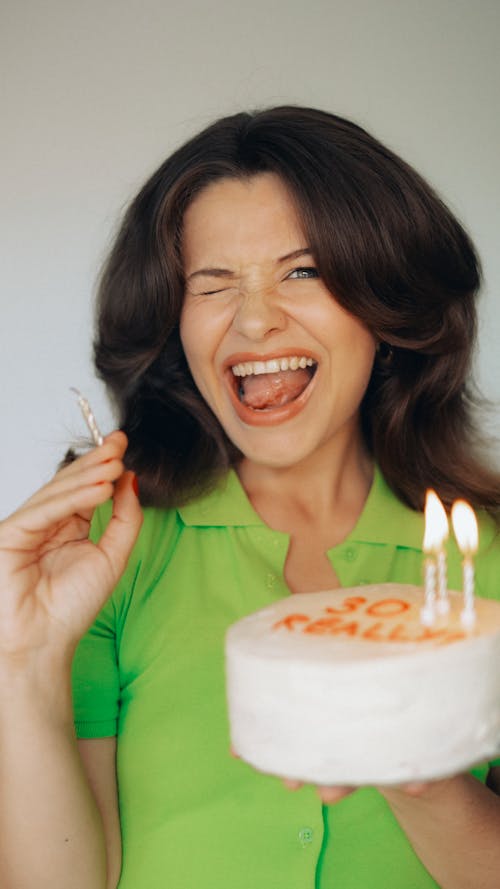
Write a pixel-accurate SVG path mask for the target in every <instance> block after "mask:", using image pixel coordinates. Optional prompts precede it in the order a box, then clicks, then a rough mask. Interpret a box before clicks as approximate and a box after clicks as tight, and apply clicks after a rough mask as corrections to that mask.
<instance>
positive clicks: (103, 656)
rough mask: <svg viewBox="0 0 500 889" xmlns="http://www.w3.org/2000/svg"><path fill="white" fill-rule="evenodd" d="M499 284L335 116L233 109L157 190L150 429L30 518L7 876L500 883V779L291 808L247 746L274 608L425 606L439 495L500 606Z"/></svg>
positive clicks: (112, 445)
mask: <svg viewBox="0 0 500 889" xmlns="http://www.w3.org/2000/svg"><path fill="white" fill-rule="evenodd" d="M478 285H479V268H478V260H477V258H476V254H475V250H474V247H473V245H472V244H471V242H470V240H469V238H468V236H467V234H466V233H465V231H464V230H463V228H462V227H461V225H460V224H459V223H458V222H457V220H456V219H455V218H454V217H453V216H452V214H451V213H450V212H449V211H448V210H447V208H446V207H445V206H444V205H443V204H442V202H441V201H440V199H439V198H438V197H437V196H436V195H435V194H434V192H433V191H432V190H431V189H430V188H429V186H428V185H427V184H426V183H425V182H424V181H423V180H422V179H421V178H420V177H419V176H418V174H417V173H415V172H414V171H413V170H412V169H411V168H410V167H409V166H408V165H407V164H405V163H404V161H402V160H401V159H400V158H398V157H396V156H395V155H394V154H393V153H392V152H391V151H390V150H389V149H387V148H385V147H384V146H383V145H381V144H380V143H379V142H378V141H376V140H375V139H373V138H372V137H371V136H370V135H369V134H367V133H366V132H365V131H364V130H362V129H361V128H360V127H358V126H356V125H355V124H353V123H351V122H349V121H347V120H344V119H343V118H340V117H337V116H335V115H332V114H328V113H326V112H322V111H316V110H314V109H309V108H295V107H282V108H274V109H268V110H265V111H262V112H256V113H252V114H250V113H241V114H236V115H234V116H232V117H229V118H224V119H222V120H219V121H217V122H215V123H214V124H213V125H212V126H210V127H208V128H207V129H205V130H204V131H203V132H201V133H199V134H198V135H196V136H194V137H193V138H192V139H191V140H190V141H189V142H187V143H186V144H185V145H183V146H181V147H180V148H179V149H178V150H177V151H176V152H175V153H174V154H173V155H172V156H171V157H170V158H168V159H167V160H166V161H165V163H164V164H163V165H162V166H161V167H160V168H159V170H157V172H156V173H154V174H153V176H152V177H151V178H150V180H149V181H148V182H147V183H146V184H145V186H144V188H143V189H142V190H141V192H140V193H139V195H138V196H137V197H136V199H135V200H134V201H133V202H132V204H131V206H130V208H129V209H128V211H127V213H126V214H125V217H124V219H123V222H122V226H121V229H120V231H119V233H118V237H117V240H116V243H115V246H114V247H113V249H112V251H111V254H110V257H109V259H108V261H107V263H106V265H105V267H104V270H103V273H102V276H101V282H100V288H99V294H98V307H97V308H98V315H97V332H96V340H95V362H96V368H97V370H98V373H99V374H100V376H101V378H102V379H103V380H104V381H105V383H106V385H107V387H108V390H109V393H110V395H111V397H112V398H113V400H114V403H115V407H116V410H117V415H118V423H119V427H120V429H119V430H117V431H116V432H114V433H113V434H112V435H110V436H108V437H107V438H106V439H105V440H104V442H103V443H102V444H100V445H99V446H98V447H97V448H96V449H95V450H94V451H92V452H91V453H90V454H87V455H86V456H84V457H81V458H79V459H78V460H75V461H74V462H73V463H71V465H69V466H66V467H64V468H63V469H62V470H61V471H60V472H59V473H58V474H57V475H56V476H55V478H54V479H53V480H52V481H51V482H50V483H49V484H48V485H46V486H45V488H43V489H42V490H41V491H39V492H38V493H36V494H35V495H34V497H33V498H32V499H31V500H30V501H28V502H27V503H26V504H25V505H24V506H23V507H22V508H21V509H20V510H19V511H18V512H17V513H16V514H14V515H13V516H11V517H10V518H9V519H7V520H6V521H5V522H3V523H1V524H0V586H1V588H2V596H1V597H0V706H1V713H0V717H1V718H0V774H1V775H2V776H3V777H2V793H1V794H0V861H1V862H2V864H1V865H0V877H1V878H2V879H1V880H0V882H2V885H4V884H5V885H8V886H19V887H31V886H34V885H37V886H39V887H42V883H43V879H45V883H43V886H44V887H45V886H46V887H49V886H50V887H51V889H53V887H56V886H64V887H66V886H71V887H72V889H73V887H74V889H97V887H99V889H104V887H106V889H116V887H117V886H119V889H164V887H165V886H172V887H182V889H199V887H201V886H207V887H217V889H254V887H255V886H262V887H266V889H267V887H272V889H306V887H307V889H312V887H313V886H314V887H315V889H331V887H333V886H339V887H340V886H341V887H342V889H360V887H365V886H369V887H370V889H408V887H412V889H437V887H438V886H439V887H441V889H470V886H478V887H479V886H481V887H482V889H496V887H497V883H498V873H499V872H500V852H499V846H498V835H499V832H500V800H499V798H498V795H497V791H498V789H499V786H500V782H499V777H498V775H499V770H498V766H499V765H500V761H494V760H492V761H490V762H488V763H482V764H480V766H478V768H477V769H475V770H474V772H473V773H468V774H464V775H455V776H452V777H447V778H446V779H443V780H440V781H437V782H434V783H432V784H431V785H429V786H424V787H419V788H415V787H386V786H384V787H381V788H379V789H378V790H375V789H374V788H367V787H360V788H358V789H357V790H356V792H355V793H353V792H352V791H353V788H352V787H344V786H342V787H328V788H324V787H323V788H319V792H318V788H313V787H303V788H301V789H300V790H299V792H298V793H296V794H290V793H289V791H288V790H287V789H285V787H284V786H283V784H282V783H281V782H280V781H277V780H276V779H275V778H273V777H269V776H266V775H261V774H258V773H257V772H255V771H253V770H252V769H250V768H249V767H248V766H247V765H245V764H244V763H243V762H241V761H240V760H238V759H237V758H236V757H231V756H230V755H229V736H228V723H227V714H226V696H225V676H224V638H225V635H226V632H227V630H228V627H229V626H230V625H231V624H233V623H234V622H236V621H238V620H239V619H240V618H243V617H244V616H246V615H248V614H250V613H251V612H253V611H255V610H257V609H260V608H262V607H264V606H269V605H271V604H273V603H276V602H277V601H278V600H283V599H285V598H286V597H290V596H292V595H293V594H294V593H305V594H309V593H311V592H313V591H315V590H331V589H333V588H335V587H339V586H342V587H358V586H359V585H366V584H386V583H388V582H391V583H395V584H397V585H400V584H414V585H418V584H419V583H420V582H421V563H422V552H421V541H422V532H423V521H422V515H421V514H420V513H419V512H418V511H417V510H419V509H421V506H422V504H423V500H424V495H425V489H426V488H427V487H429V486H434V487H435V488H436V489H437V491H438V493H439V495H440V496H441V499H442V500H443V501H444V502H445V503H446V504H449V503H450V502H451V501H452V500H453V499H455V498H456V497H458V496H460V497H463V496H465V497H467V498H468V499H469V500H470V501H471V502H472V503H473V504H474V505H475V506H476V507H477V509H478V510H479V520H480V529H481V530H480V540H481V548H480V552H479V555H478V558H477V562H476V569H477V571H476V581H477V589H478V592H479V595H481V596H483V597H490V598H499V590H498V572H499V569H500V544H499V540H500V536H499V535H498V511H499V507H500V479H499V478H498V476H497V475H496V474H495V473H494V472H493V471H492V470H491V469H489V467H488V465H487V464H486V463H485V462H484V459H480V458H479V457H478V455H477V445H478V444H479V437H478V434H477V428H476V426H475V425H474V423H473V420H472V417H473V415H472V407H473V403H472V400H471V398H470V394H469V383H470V378H469V368H470V362H471V353H472V346H473V341H474V332H475V321H476V316H475V299H476V293H477V289H478ZM124 433H125V434H124ZM125 467H127V469H125ZM127 470H128V471H127ZM138 491H139V492H140V501H139V500H138V498H137V493H138ZM141 507H142V509H141ZM141 524H142V527H141ZM449 571H450V576H452V577H454V578H455V579H456V578H457V577H459V576H460V555H459V553H458V551H457V550H456V549H453V548H450V559H449ZM353 601H354V600H351V599H350V600H349V602H350V605H351V606H352V604H353ZM355 601H357V602H358V603H359V602H360V601H364V598H363V597H361V598H360V597H359V596H358V595H357V594H356V598H355ZM299 604H300V603H299ZM403 604H404V603H403ZM303 611H304V612H305V615H307V610H306V609H305V608H303ZM295 617H297V615H295ZM330 617H331V615H330ZM298 619H299V620H300V621H302V620H304V619H305V620H307V616H306V617H305V618H304V613H300V614H298ZM352 627H353V624H352V622H351V624H350V629H351V630H352ZM398 632H401V628H399V630H398ZM332 639H333V637H332ZM332 644H334V640H333V641H332ZM71 671H72V695H71V684H70V672H71ZM299 672H300V671H299ZM430 673H432V671H430ZM298 681H299V684H300V686H301V688H302V689H303V690H304V693H305V695H306V697H307V699H308V700H310V701H311V706H314V704H313V702H314V700H317V698H315V696H314V692H315V690H316V689H314V688H309V687H308V685H307V682H305V681H304V676H303V675H302V674H300V675H299V676H298ZM262 684H263V685H265V684H266V678H265V676H264V677H263V680H262ZM430 689H431V692H433V689H432V682H431V683H430ZM13 690H14V693H13ZM388 694H389V687H387V688H384V690H383V692H382V696H383V697H384V696H387V695H388ZM405 703H407V704H408V707H409V706H410V705H411V702H405ZM347 704H348V705H349V706H347V707H346V711H345V712H346V713H347V714H351V716H352V718H353V720H354V723H353V724H354V728H356V726H357V725H358V723H357V721H356V716H357V713H356V702H352V705H351V701H347ZM390 706H391V713H392V714H393V716H392V717H391V718H394V720H395V724H396V725H397V719H398V712H399V703H398V706H397V707H396V706H394V705H393V704H391V705H390ZM422 706H424V707H425V702H424V704H423V705H422ZM434 708H435V709H434V711H433V712H436V710H439V709H440V708H439V707H437V706H436V702H435V701H434ZM273 712H274V711H273ZM307 712H309V711H307ZM419 712H420V711H419ZM373 713H374V716H373V720H374V722H372V723H368V724H366V726H365V734H363V733H361V734H360V732H359V731H358V732H357V738H356V742H357V743H359V745H360V747H359V750H360V754H359V756H360V757H361V758H363V759H364V758H365V750H368V745H371V744H372V743H376V740H375V739H376V738H380V735H379V734H377V732H375V731H372V732H371V731H370V728H375V723H376V719H377V713H376V710H375V709H374V710H373ZM322 715H324V717H325V719H327V720H328V719H332V720H335V719H337V718H338V714H337V713H328V712H326V713H324V714H323V713H322ZM351 716H349V715H348V717H346V718H351ZM298 718H299V719H300V714H299V716H298ZM73 719H74V723H75V726H76V733H77V736H78V739H79V740H78V742H77V741H76V739H75V736H74V733H73V731H72V723H73ZM351 728H352V726H351ZM449 729H450V732H451V733H453V730H454V727H453V726H450V727H449ZM417 730H418V719H417ZM474 730H477V735H478V736H480V735H481V732H482V731H483V728H482V726H481V725H479V726H476V727H474ZM395 734H396V733H395ZM365 735H366V737H365ZM350 737H352V735H351V736H350ZM398 737H399V735H398ZM392 742H393V743H394V744H395V743H396V741H395V740H394V738H393V739H392V741H391V743H392ZM403 746H404V745H403ZM356 749H358V748H356ZM481 750H483V748H481ZM307 753H308V751H307V750H306V751H301V754H303V755H307ZM311 755H313V754H312V753H311ZM484 755H486V754H484ZM488 755H489V754H488ZM353 756H354V758H356V757H355V754H353ZM426 756H427V757H428V758H429V759H430V760H431V761H432V760H433V759H434V757H433V755H432V751H430V752H429V751H426ZM401 757H402V758H403V760H404V758H405V751H404V750H403V751H401ZM443 759H446V756H443V755H441V758H440V760H439V762H440V763H441V762H442V761H443ZM40 763H42V767H41V766H40ZM446 765H447V764H446V763H445V765H444V766H443V769H444V771H440V774H449V770H447V769H446ZM417 766H418V763H417ZM451 770H453V769H451ZM280 774H281V772H280ZM307 774H314V775H317V774H318V773H317V772H315V771H314V770H313V771H312V772H309V771H308V772H307ZM427 774H433V775H434V774H436V773H435V772H434V771H432V770H431V771H429V772H428V773H427ZM344 797H345V799H343V798H344ZM335 801H337V802H338V805H336V806H335V807H332V810H330V808H329V807H328V806H322V802H327V803H333V802H335ZM194 853H195V854H194ZM40 880H42V883H41V882H40Z"/></svg>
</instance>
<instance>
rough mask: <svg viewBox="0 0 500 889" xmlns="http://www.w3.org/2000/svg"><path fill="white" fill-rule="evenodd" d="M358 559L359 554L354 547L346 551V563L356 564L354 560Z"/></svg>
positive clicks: (349, 547)
mask: <svg viewBox="0 0 500 889" xmlns="http://www.w3.org/2000/svg"><path fill="white" fill-rule="evenodd" d="M357 557H358V553H357V551H356V550H355V549H354V547H353V546H348V547H347V548H346V549H345V550H344V559H345V560H346V562H354V560H355V559H357Z"/></svg>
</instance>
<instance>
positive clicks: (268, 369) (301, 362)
mask: <svg viewBox="0 0 500 889" xmlns="http://www.w3.org/2000/svg"><path fill="white" fill-rule="evenodd" d="M315 363H316V362H315V361H314V360H313V359H312V358H306V356H305V355H302V356H301V357H297V356H296V355H294V356H292V357H291V358H271V360H270V361H243V362H242V363H241V364H234V365H233V367H232V368H231V370H232V372H233V374H234V375H235V377H247V376H250V374H272V373H277V372H278V371H280V370H297V368H299V367H312V365H313V364H315Z"/></svg>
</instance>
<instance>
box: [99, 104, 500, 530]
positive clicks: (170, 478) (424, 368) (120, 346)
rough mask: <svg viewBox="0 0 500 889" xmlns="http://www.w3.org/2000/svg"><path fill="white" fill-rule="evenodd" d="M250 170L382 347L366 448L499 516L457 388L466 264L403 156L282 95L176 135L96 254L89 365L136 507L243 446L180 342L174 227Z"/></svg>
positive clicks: (370, 393)
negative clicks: (100, 262) (104, 394)
mask: <svg viewBox="0 0 500 889" xmlns="http://www.w3.org/2000/svg"><path fill="white" fill-rule="evenodd" d="M261 172H273V173H276V174H277V175H279V176H280V177H281V179H282V181H283V182H284V183H285V184H286V185H287V187H288V189H289V191H290V194H291V195H292V197H293V199H294V201H295V204H296V207H297V210H298V213H299V218H300V219H301V221H302V224H303V227H304V232H305V234H306V235H307V238H308V244H309V245H310V246H311V248H312V253H313V255H314V258H315V262H316V264H317V267H318V270H319V273H320V276H321V278H322V279H323V281H324V282H325V284H326V286H327V287H328V289H329V290H330V292H331V293H332V294H334V295H335V298H336V299H337V300H338V302H339V303H340V304H341V305H342V306H343V307H344V308H346V309H347V310H348V311H349V312H351V313H352V314H353V315H355V316H357V317H358V318H360V319H361V320H362V321H363V322H364V323H365V324H366V325H367V327H368V328H369V329H370V330H371V331H372V333H373V334H374V336H375V337H376V339H377V340H378V341H379V342H380V343H381V344H382V345H381V347H380V352H379V356H378V358H377V360H376V361H375V365H374V369H373V374H372V377H371V380H370V383H369V386H368V390H367V392H366V395H365V398H364V401H363V404H362V428H363V433H364V436H365V439H366V443H367V446H368V448H369V450H370V452H371V453H372V454H373V457H374V459H375V460H376V461H377V462H378V464H379V466H380V469H381V471H382V473H383V475H384V477H385V478H386V480H387V482H388V483H389V485H390V486H391V487H392V488H393V490H394V491H395V492H396V494H397V495H398V496H399V497H400V498H401V499H402V500H403V501H405V502H406V503H408V504H409V505H410V506H412V507H413V508H415V509H421V508H422V505H423V497H424V492H425V489H426V488H427V487H434V488H435V489H436V490H437V491H438V492H439V494H440V496H441V498H442V499H443V500H444V502H445V503H446V504H448V505H449V504H450V503H451V501H452V500H453V499H455V498H456V497H457V496H463V497H466V498H467V499H468V500H469V501H470V502H471V503H472V504H473V505H474V506H475V507H484V508H486V509H488V510H489V511H490V512H493V513H495V512H497V513H498V508H499V504H500V477H499V476H498V474H496V473H495V472H494V471H493V470H490V469H488V467H487V465H486V463H485V462H484V461H483V460H482V459H481V458H480V456H478V454H479V450H478V445H479V444H480V440H479V436H478V433H477V427H476V424H475V422H474V416H475V414H474V411H475V408H476V406H477V405H476V403H477V401H478V399H477V398H475V396H474V394H473V390H472V388H471V382H470V380H471V376H470V372H471V357H472V352H473V346H474V341H475V335H476V307H475V303H476V294H477V291H478V288H479V284H480V268H479V260H478V257H477V255H476V252H475V249H474V246H473V244H472V242H471V240H470V238H469V236H468V235H467V233H466V232H465V231H464V229H463V228H462V226H461V225H460V223H459V222H458V221H457V220H456V219H455V218H454V216H453V215H452V214H451V212H450V211H449V210H448V209H447V207H446V206H445V205H444V204H443V202H442V201H441V200H440V198H439V197H438V196H437V195H436V193H435V192H434V191H433V190H432V188H431V187H430V186H429V185H428V184H427V183H426V182H425V181H424V180H423V179H422V178H421V177H420V176H419V175H418V173H416V172H415V171H414V170H413V169H412V168H411V167H410V166H409V165H408V164H406V163H405V162H404V161H403V160H401V159H400V158H399V157H397V156H396V155H395V154H393V152H392V151H390V150H389V149H388V148H386V147H384V145H382V144H381V143H380V142H378V141H377V140H376V139H375V138H373V137H372V136H370V135H369V134H368V133H367V132H366V131H365V130H363V129H362V128H361V127H359V126H357V125H356V124H354V123H352V122H350V121H348V120H345V119H343V118H341V117H338V116H336V115H333V114H329V113H326V112H323V111H318V110H315V109H311V108H299V107H294V106H284V107H279V108H271V109H267V110H264V111H258V112H254V113H240V114H235V115H233V116H230V117H225V118H222V119H220V120H218V121H216V122H215V123H214V124H212V125H211V126H209V127H207V128H206V129H205V130H203V131H202V132H201V133H199V134H198V135H196V136H194V138H192V139H190V140H189V141H188V142H187V143H186V144H184V145H182V146H181V147H180V148H179V149H178V150H177V151H175V152H174V154H172V156H171V157H169V158H168V159H167V160H166V161H165V162H164V163H163V164H162V166H161V167H160V168H159V169H158V170H157V171H156V172H155V173H154V174H153V175H152V176H151V178H150V179H149V181H148V182H147V183H146V184H145V186H144V187H143V188H142V190H141V191H140V193H139V194H138V196H137V197H136V198H135V200H134V201H133V202H132V204H131V205H130V207H129V209H128V210H127V212H126V214H125V216H124V219H123V222H122V225H121V228H120V230H119V232H118V236H117V238H116V242H115V245H114V247H113V249H112V251H111V253H110V256H109V258H108V260H107V262H106V264H105V266H104V269H103V272H102V276H101V280H100V286H99V290H98V301H97V328H96V338H95V343H94V354H95V364H96V368H97V372H98V375H99V376H100V377H101V379H102V380H104V382H105V383H106V385H107V388H108V391H109V393H110V395H111V396H112V400H113V401H114V404H115V407H116V410H117V414H118V421H119V425H120V427H121V428H122V429H123V430H124V431H125V432H126V433H127V435H128V437H129V448H128V451H127V462H128V465H129V466H130V467H131V468H133V469H134V470H135V471H136V473H137V474H138V476H139V482H140V488H141V497H142V500H143V502H144V503H145V504H155V505H161V506H170V505H180V504H181V503H184V502H186V501H187V500H189V499H191V498H193V497H195V496H197V495H198V494H199V493H200V492H202V491H203V490H206V489H208V488H209V487H210V486H211V485H213V484H214V482H215V480H216V479H217V477H218V476H219V475H220V474H221V473H223V472H225V471H226V470H227V469H228V467H230V466H232V465H235V464H236V463H237V462H238V460H239V459H240V457H241V454H240V453H239V452H238V451H237V450H236V448H235V447H234V445H233V444H232V443H231V441H230V440H229V439H228V437H227V436H226V434H225V432H224V430H223V429H222V427H221V426H220V424H219V422H218V420H217V419H216V417H215V416H214V415H213V413H212V412H211V410H210V409H209V408H208V406H207V405H206V403H205V402H204V401H203V398H202V397H201V395H200V394H199V392H198V390H197V388H196V386H195V384H194V382H193V379H192V377H191V374H190V372H189V368H188V365H187V362H186V359H185V357H184V354H183V350H182V346H181V342H180V336H179V318H180V312H181V307H182V301H183V295H184V279H183V269H182V263H181V240H182V223H183V216H184V212H185V210H186V208H187V206H188V205H189V203H190V201H192V200H193V198H194V197H195V196H196V195H197V194H198V193H199V192H200V191H201V190H202V189H203V188H205V187H206V186H207V185H209V184H210V183H212V182H215V181H216V180H219V179H223V178H227V177H233V178H234V177H243V178H247V177H249V176H253V175H255V174H258V173H261Z"/></svg>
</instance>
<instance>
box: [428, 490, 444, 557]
mask: <svg viewBox="0 0 500 889" xmlns="http://www.w3.org/2000/svg"><path fill="white" fill-rule="evenodd" d="M448 533H449V525H448V516H447V515H446V511H445V508H444V506H443V504H442V503H441V501H440V499H439V497H438V495H437V494H436V492H435V491H432V490H429V491H427V493H426V495H425V533H424V542H423V544H422V548H423V550H424V552H425V553H436V552H439V550H440V549H442V546H443V544H444V542H445V540H447V539H448Z"/></svg>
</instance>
